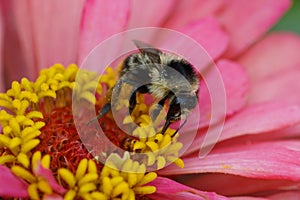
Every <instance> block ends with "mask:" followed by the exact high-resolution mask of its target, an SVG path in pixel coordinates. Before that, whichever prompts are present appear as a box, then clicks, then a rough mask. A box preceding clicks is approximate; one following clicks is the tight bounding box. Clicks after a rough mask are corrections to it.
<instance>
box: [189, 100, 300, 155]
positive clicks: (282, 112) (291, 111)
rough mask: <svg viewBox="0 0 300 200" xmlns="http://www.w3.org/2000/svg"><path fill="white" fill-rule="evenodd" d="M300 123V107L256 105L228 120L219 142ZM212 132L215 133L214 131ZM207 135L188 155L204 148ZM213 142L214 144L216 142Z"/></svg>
mask: <svg viewBox="0 0 300 200" xmlns="http://www.w3.org/2000/svg"><path fill="white" fill-rule="evenodd" d="M200 102H201V101H200ZM299 122H300V107H298V106H295V105H290V104H285V103H276V102H271V103H264V104H255V105H252V106H247V107H245V108H243V109H242V110H241V111H239V112H238V113H237V114H235V115H233V116H232V117H230V118H229V119H227V120H226V122H225V125H224V127H223V129H222V134H221V135H220V137H219V138H218V142H221V141H224V140H227V139H231V138H234V137H238V136H244V135H250V134H251V135H253V134H263V133H267V132H271V131H277V130H280V129H284V128H287V127H290V126H292V125H296V124H298V123H299ZM213 129H214V128H213ZM217 129H218V127H216V130H217ZM212 132H214V130H212ZM200 133H201V135H200ZM205 134H206V130H201V131H200V132H199V135H198V136H197V137H196V138H195V140H194V141H193V144H192V146H191V147H190V148H189V149H188V151H187V152H186V153H190V152H193V151H195V150H199V149H200V147H201V146H202V143H203V140H204V137H205ZM278 134H279V135H280V134H281V132H278ZM258 137H259V136H258ZM277 137H278V136H277ZM270 139H271V138H270ZM212 142H214V140H213V141H212ZM204 145H205V146H209V145H211V143H210V142H209V141H208V142H206V144H204Z"/></svg>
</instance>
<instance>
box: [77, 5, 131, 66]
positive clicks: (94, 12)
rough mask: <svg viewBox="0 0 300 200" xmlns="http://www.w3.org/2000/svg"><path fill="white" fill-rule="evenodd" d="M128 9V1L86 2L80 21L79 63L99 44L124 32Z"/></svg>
mask: <svg viewBox="0 0 300 200" xmlns="http://www.w3.org/2000/svg"><path fill="white" fill-rule="evenodd" d="M129 9H130V4H129V0H118V1H117V2H111V1H106V0H99V1H95V0H87V2H86V4H85V8H84V11H83V16H82V19H81V20H82V21H81V36H80V47H79V63H81V62H82V61H83V59H84V58H85V57H86V56H87V54H88V53H89V52H90V51H91V50H92V49H93V48H94V47H96V46H97V45H98V44H99V43H100V42H102V41H103V40H105V39H107V38H108V37H110V36H112V35H113V34H116V33H118V32H121V31H123V30H125V27H126V26H127V24H128V18H129Z"/></svg>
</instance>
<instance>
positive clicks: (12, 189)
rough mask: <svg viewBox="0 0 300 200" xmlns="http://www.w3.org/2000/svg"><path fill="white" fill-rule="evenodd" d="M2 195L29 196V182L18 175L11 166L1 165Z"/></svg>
mask: <svg viewBox="0 0 300 200" xmlns="http://www.w3.org/2000/svg"><path fill="white" fill-rule="evenodd" d="M0 172H1V173H0V196H1V197H24V198H25V197H28V193H27V187H28V184H27V183H25V182H24V181H22V180H21V179H20V178H18V177H16V176H15V175H14V174H13V173H12V172H11V171H10V169H9V168H7V167H5V166H3V165H0Z"/></svg>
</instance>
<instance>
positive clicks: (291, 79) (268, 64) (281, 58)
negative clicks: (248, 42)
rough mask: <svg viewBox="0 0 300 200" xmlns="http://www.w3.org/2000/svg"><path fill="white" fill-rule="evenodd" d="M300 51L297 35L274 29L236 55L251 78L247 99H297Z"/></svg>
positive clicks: (250, 100)
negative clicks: (274, 31)
mask: <svg viewBox="0 0 300 200" xmlns="http://www.w3.org/2000/svg"><path fill="white" fill-rule="evenodd" d="M299 51H300V37H299V36H297V35H294V34H291V33H276V34H274V33H273V34H271V35H269V36H268V37H266V38H265V39H264V40H262V41H261V42H259V43H258V44H257V45H255V46H254V47H253V48H251V49H250V50H249V51H248V52H247V53H246V54H245V55H244V56H242V57H241V58H240V59H239V62H240V63H242V64H243V65H244V66H246V68H247V71H248V73H249V75H250V79H251V82H252V87H251V91H250V94H249V103H256V102H262V101H268V100H272V99H280V100H283V101H286V102H289V103H298V102H299V99H300V95H299V92H298V91H299V84H298V80H299V78H300V76H299V68H298V66H299V64H300V58H299V55H298V53H297V52H299ZM287 97H288V98H287Z"/></svg>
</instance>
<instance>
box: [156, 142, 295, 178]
mask: <svg viewBox="0 0 300 200" xmlns="http://www.w3.org/2000/svg"><path fill="white" fill-rule="evenodd" d="M197 154H198V152H196V153H194V154H193V155H191V156H188V157H187V158H183V160H184V163H185V167H184V168H183V169H178V168H176V167H174V166H169V167H167V168H165V169H163V170H162V171H161V172H160V174H162V175H175V174H193V173H208V172H214V173H216V172H217V173H228V174H234V175H240V176H245V177H251V178H260V179H282V180H293V181H299V180H300V143H299V142H298V141H297V140H290V141H273V142H261V143H252V144H251V143H242V144H241V143H238V142H237V141H234V142H231V141H230V140H229V141H225V142H223V143H221V144H218V145H216V146H215V148H214V149H213V150H212V152H211V153H210V154H209V155H208V156H207V157H205V158H204V159H199V158H198V157H197Z"/></svg>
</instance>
